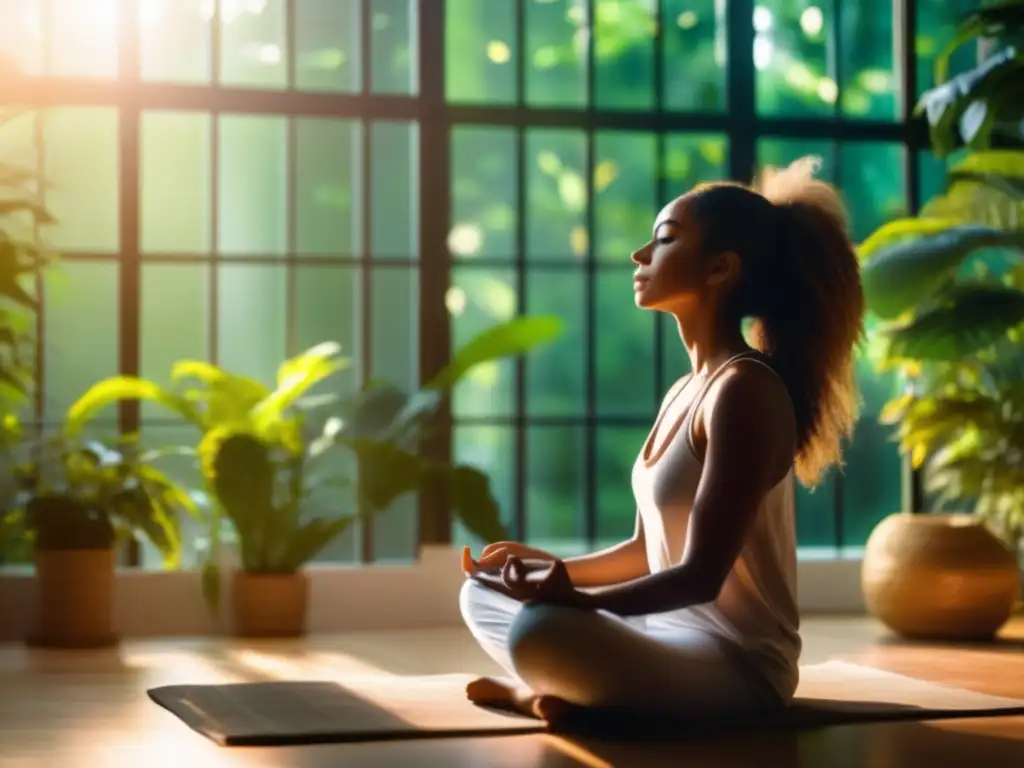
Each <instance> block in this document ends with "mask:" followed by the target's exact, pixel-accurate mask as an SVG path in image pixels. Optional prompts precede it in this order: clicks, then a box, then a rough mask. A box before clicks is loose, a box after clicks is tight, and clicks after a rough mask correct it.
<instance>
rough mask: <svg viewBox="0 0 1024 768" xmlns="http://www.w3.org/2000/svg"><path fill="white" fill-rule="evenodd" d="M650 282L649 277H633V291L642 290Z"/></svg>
mask: <svg viewBox="0 0 1024 768" xmlns="http://www.w3.org/2000/svg"><path fill="white" fill-rule="evenodd" d="M650 281H651V279H650V278H649V277H644V276H643V275H633V289H634V290H636V289H639V288H643V287H644V286H645V285H647V283H649V282H650Z"/></svg>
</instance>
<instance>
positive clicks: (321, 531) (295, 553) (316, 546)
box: [275, 515, 358, 573]
mask: <svg viewBox="0 0 1024 768" xmlns="http://www.w3.org/2000/svg"><path fill="white" fill-rule="evenodd" d="M357 519H358V516H357V515H349V516H347V517H337V518H334V519H332V520H326V519H324V518H320V517H314V518H312V519H311V520H308V521H307V522H306V523H304V524H303V525H301V526H300V527H299V528H298V529H297V530H296V531H295V532H294V533H293V534H292V535H291V537H290V539H289V540H288V547H287V549H286V550H285V553H284V556H283V558H282V559H281V560H280V561H279V562H278V563H276V564H275V566H276V568H277V569H278V572H282V573H293V572H294V571H297V570H298V569H299V568H301V567H302V566H303V565H305V564H306V563H308V562H309V561H310V560H312V559H313V558H314V557H316V556H317V554H318V553H319V552H320V551H321V550H323V548H324V547H326V546H327V545H328V544H330V543H331V542H332V541H334V540H335V539H336V538H337V537H338V536H340V535H341V534H342V533H343V532H344V531H345V529H347V528H348V527H349V526H350V525H351V524H352V523H353V522H354V521H356V520H357Z"/></svg>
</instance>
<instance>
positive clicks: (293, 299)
mask: <svg viewBox="0 0 1024 768" xmlns="http://www.w3.org/2000/svg"><path fill="white" fill-rule="evenodd" d="M296 2H297V0H286V2H285V51H286V52H287V56H286V57H285V62H286V67H287V77H286V80H287V84H288V89H289V90H292V89H294V88H295V59H296V53H297V52H296V50H295V3H296ZM286 119H287V121H288V122H287V126H286V128H285V130H286V131H287V134H286V139H285V140H286V142H287V147H286V150H285V157H286V159H285V179H286V182H285V183H286V187H287V188H286V191H285V196H286V200H285V204H286V207H287V211H286V214H285V216H286V219H285V227H286V235H285V237H286V239H287V243H288V245H287V250H286V254H287V256H286V259H287V260H286V262H285V267H284V270H285V323H286V327H285V349H286V354H287V355H289V356H291V355H294V354H297V353H298V351H299V350H298V346H299V338H298V324H299V323H298V312H299V304H298V267H297V265H296V262H295V255H296V254H297V253H298V250H299V243H298V232H297V228H298V199H297V198H298V194H297V189H296V186H297V184H298V177H297V174H298V169H297V161H298V154H299V151H298V125H297V123H298V120H299V118H298V117H296V116H295V115H288V116H287V118H286Z"/></svg>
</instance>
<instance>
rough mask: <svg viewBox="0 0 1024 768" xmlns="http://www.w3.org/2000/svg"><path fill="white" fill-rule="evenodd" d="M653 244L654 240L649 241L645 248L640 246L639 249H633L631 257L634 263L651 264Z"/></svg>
mask: <svg viewBox="0 0 1024 768" xmlns="http://www.w3.org/2000/svg"><path fill="white" fill-rule="evenodd" d="M653 245H654V243H653V241H652V242H649V243H647V245H645V246H644V247H643V248H638V249H637V250H635V251H633V255H632V256H630V259H632V261H633V263H634V264H639V265H643V264H650V263H651V249H652V247H653Z"/></svg>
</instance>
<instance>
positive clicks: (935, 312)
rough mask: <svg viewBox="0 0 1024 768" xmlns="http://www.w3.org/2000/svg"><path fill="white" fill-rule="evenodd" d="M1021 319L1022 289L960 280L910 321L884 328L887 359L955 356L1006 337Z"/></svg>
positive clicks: (949, 358) (948, 358) (1023, 311)
mask: <svg viewBox="0 0 1024 768" xmlns="http://www.w3.org/2000/svg"><path fill="white" fill-rule="evenodd" d="M1021 323H1024V294H1022V293H1021V292H1020V291H1018V290H1016V289H1013V288H1005V287H1002V286H996V285H962V286H957V287H955V288H953V289H951V290H950V291H949V292H947V293H946V294H944V301H943V302H942V303H941V304H939V305H938V306H936V307H935V308H933V309H930V310H928V311H926V312H923V313H921V314H919V315H918V316H917V317H915V318H914V319H913V320H912V321H910V322H909V323H907V324H905V325H903V326H900V327H896V328H893V329H889V330H887V331H886V333H887V336H888V338H889V351H888V356H889V357H890V358H891V359H903V360H906V359H910V360H933V361H942V362H946V361H955V360H959V359H962V358H965V357H968V356H971V355H975V354H977V353H978V351H979V350H983V349H986V348H988V347H991V346H992V345H994V344H996V343H997V342H999V341H1001V340H1002V339H1004V338H1006V335H1007V333H1008V331H1009V330H1010V329H1012V328H1015V327H1016V326H1018V325H1020V324H1021Z"/></svg>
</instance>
